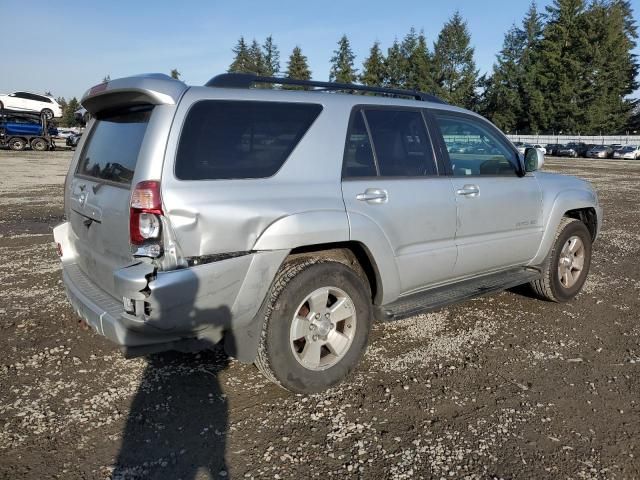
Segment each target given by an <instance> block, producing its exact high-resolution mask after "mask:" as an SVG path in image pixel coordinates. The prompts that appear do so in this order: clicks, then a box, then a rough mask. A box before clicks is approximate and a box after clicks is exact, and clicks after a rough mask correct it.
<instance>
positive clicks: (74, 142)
mask: <svg viewBox="0 0 640 480" xmlns="http://www.w3.org/2000/svg"><path fill="white" fill-rule="evenodd" d="M81 138H82V132H80V133H74V134H71V135H69V136H68V137H67V140H66V144H67V147H71V148H73V149H75V148H76V147H77V146H78V142H79V141H80V139H81Z"/></svg>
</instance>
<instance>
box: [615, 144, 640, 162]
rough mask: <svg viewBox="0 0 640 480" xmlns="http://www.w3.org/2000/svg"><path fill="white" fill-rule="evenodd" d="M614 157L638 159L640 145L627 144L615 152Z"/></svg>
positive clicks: (639, 156)
mask: <svg viewBox="0 0 640 480" xmlns="http://www.w3.org/2000/svg"><path fill="white" fill-rule="evenodd" d="M613 158H624V159H630V160H638V159H639V158H640V146H638V145H627V146H626V147H622V148H620V149H618V150H616V151H615V152H613Z"/></svg>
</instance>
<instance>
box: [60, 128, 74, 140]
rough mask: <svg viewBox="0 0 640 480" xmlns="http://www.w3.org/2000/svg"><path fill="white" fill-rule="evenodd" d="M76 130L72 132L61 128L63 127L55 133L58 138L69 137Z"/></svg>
mask: <svg viewBox="0 0 640 480" xmlns="http://www.w3.org/2000/svg"><path fill="white" fill-rule="evenodd" d="M75 133H76V132H74V131H73V130H63V129H58V135H56V137H58V138H65V139H66V138H69V137H70V136H71V135H75Z"/></svg>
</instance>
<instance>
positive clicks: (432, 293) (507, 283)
mask: <svg viewBox="0 0 640 480" xmlns="http://www.w3.org/2000/svg"><path fill="white" fill-rule="evenodd" d="M537 278H540V272H539V271H538V270H533V269H524V268H517V269H513V270H506V271H502V272H498V273H494V274H491V275H485V276H482V277H479V278H474V279H471V280H466V281H463V282H460V283H456V284H453V285H445V286H443V287H437V288H432V289H430V290H426V291H423V292H418V293H414V294H412V295H408V296H406V297H401V298H399V299H398V300H396V301H395V302H393V303H389V304H387V305H382V306H381V307H378V308H377V310H378V312H377V313H378V315H377V316H378V317H379V318H378V319H379V320H382V321H385V322H386V321H391V320H401V319H403V318H408V317H412V316H414V315H417V314H419V313H424V312H428V311H430V310H436V309H438V308H441V307H444V306H446V305H451V304H454V303H459V302H463V301H465V300H468V299H470V298H474V297H478V296H481V295H488V294H490V293H495V292H499V291H502V290H506V289H507V288H512V287H515V286H518V285H522V284H524V283H528V282H531V281H532V280H536V279H537Z"/></svg>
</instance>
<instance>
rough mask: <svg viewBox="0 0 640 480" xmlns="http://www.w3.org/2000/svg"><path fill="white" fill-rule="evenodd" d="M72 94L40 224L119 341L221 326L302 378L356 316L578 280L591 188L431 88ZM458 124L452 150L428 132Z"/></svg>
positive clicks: (451, 135)
mask: <svg viewBox="0 0 640 480" xmlns="http://www.w3.org/2000/svg"><path fill="white" fill-rule="evenodd" d="M265 83H267V84H270V85H271V84H275V85H295V86H303V87H306V88H309V89H313V88H316V89H321V90H318V91H314V92H310V91H304V90H284V89H268V88H252V87H254V86H257V85H256V84H265ZM327 90H334V91H335V90H337V91H350V92H354V91H364V92H365V93H370V95H355V94H341V95H331V94H327V93H322V91H327ZM376 93H378V94H379V93H382V94H383V95H384V94H389V93H391V94H393V95H394V96H395V97H390V96H388V95H387V96H374V95H373V94H376ZM400 96H402V97H404V98H398V97H400ZM82 104H83V105H84V106H85V108H87V110H88V111H89V112H90V113H91V114H92V115H93V116H94V118H95V120H94V121H92V122H90V124H91V126H90V131H89V132H87V138H86V139H85V140H83V144H84V145H83V148H82V149H78V150H77V152H76V154H75V155H74V158H73V161H72V162H71V165H70V167H69V171H68V174H67V178H66V183H65V185H66V187H65V189H64V205H65V207H64V208H65V213H66V215H65V216H66V221H65V223H62V224H60V225H58V226H57V227H56V228H55V229H54V238H55V242H56V243H57V250H58V252H59V254H60V261H61V264H62V272H61V273H62V278H63V281H64V285H65V288H66V292H67V296H68V298H69V301H70V303H71V304H72V305H74V307H75V308H74V309H75V311H76V312H77V313H78V315H80V316H81V317H83V318H84V320H85V321H86V322H87V323H88V324H90V325H91V326H92V327H93V328H94V329H95V331H96V332H97V333H98V334H101V335H104V336H105V337H107V338H109V339H111V340H112V341H113V342H115V343H116V344H118V345H120V346H122V348H123V350H124V351H125V353H126V354H127V355H129V356H136V355H147V354H150V353H153V352H159V351H163V350H168V349H183V348H184V349H188V350H194V349H202V348H207V347H208V346H213V345H214V344H216V343H217V342H222V343H223V344H224V348H225V350H226V351H227V353H228V354H229V355H231V356H233V357H235V358H237V359H238V360H240V361H242V362H249V363H251V362H253V363H255V364H256V366H257V367H258V369H259V370H260V371H261V372H262V373H263V374H264V375H265V377H266V378H267V379H269V380H271V381H273V382H275V383H276V384H279V385H280V386H282V387H284V388H286V389H289V390H292V391H294V392H298V393H311V392H317V391H321V390H324V389H326V388H328V387H331V386H332V385H335V384H337V383H338V382H340V381H341V380H342V379H343V378H345V377H346V376H347V375H348V374H349V373H350V372H351V371H352V370H353V369H354V368H355V366H356V365H357V364H358V361H359V360H360V358H361V357H362V355H363V354H364V351H365V349H366V346H367V343H368V339H369V332H370V329H371V328H372V322H373V321H374V320H376V319H377V320H385V321H388V320H398V319H402V318H407V317H411V316H414V315H417V314H419V313H421V312H424V311H428V310H430V309H433V308H439V307H442V306H443V305H445V304H449V303H451V302H455V301H461V300H463V299H466V298H471V297H474V296H477V295H480V294H482V295H484V294H487V293H489V292H492V291H498V290H502V289H505V288H510V287H513V286H516V285H521V284H527V283H530V285H531V286H532V287H533V289H534V291H535V292H536V293H537V294H538V295H539V296H540V297H542V298H545V299H547V300H551V301H555V302H567V301H570V300H571V299H573V298H574V297H575V296H576V295H577V294H578V293H579V292H580V290H581V289H582V287H583V285H584V283H585V281H586V279H587V274H588V271H589V266H590V262H591V252H592V249H591V245H592V242H593V241H594V240H595V239H596V237H597V234H598V230H599V229H600V226H601V224H602V208H601V207H600V205H599V202H598V196H597V194H596V192H595V190H594V189H593V187H592V186H591V185H590V184H589V183H588V182H587V181H585V180H582V179H578V178H575V177H571V176H568V175H558V174H553V173H550V172H541V171H540V168H541V167H542V165H543V163H544V156H543V155H542V153H541V152H540V151H539V150H536V149H535V148H529V149H527V150H526V151H525V154H524V156H523V155H520V154H519V153H518V151H517V150H516V149H515V148H514V146H513V144H512V143H511V142H510V141H509V140H508V139H507V137H506V136H505V135H504V134H503V133H502V132H500V131H499V130H498V129H497V128H496V127H495V126H494V125H493V124H492V123H491V122H489V121H488V120H486V119H485V118H483V117H481V116H480V115H478V114H476V113H474V112H471V111H469V110H464V109H462V108H459V107H456V106H452V105H448V104H447V103H445V102H443V101H442V100H440V99H439V98H437V97H434V96H432V95H428V94H422V93H419V92H415V91H402V90H400V91H398V90H389V89H382V88H378V89H376V88H372V87H365V86H362V85H346V86H345V85H342V84H332V83H329V82H312V81H300V80H293V79H283V78H268V77H267V78H266V79H265V77H257V76H255V75H250V74H223V75H219V76H217V77H214V78H213V79H211V80H210V81H209V82H207V84H206V85H205V86H187V85H185V84H184V83H183V82H180V81H177V80H174V79H171V78H170V77H169V76H167V75H160V74H151V75H138V76H135V77H129V78H121V79H116V80H111V81H109V82H106V83H103V84H100V85H98V86H96V87H94V88H92V89H90V90H89V91H88V92H87V93H86V94H85V95H84V97H83V99H82ZM432 141H433V143H432ZM459 142H462V144H463V145H464V144H466V145H470V146H473V148H472V149H471V150H470V152H472V153H467V151H465V152H464V153H453V148H452V150H451V151H450V150H448V149H447V148H437V147H439V146H444V147H446V146H448V144H451V145H452V146H453V144H454V143H455V144H456V147H455V148H456V149H457V148H460V145H458V143H459ZM434 147H436V148H434ZM463 205H464V206H463ZM496 315H497V316H500V314H499V313H497V314H496ZM418 321H420V319H418ZM423 321H424V322H428V321H429V320H428V319H423ZM424 328H428V324H427V323H425V324H424Z"/></svg>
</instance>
